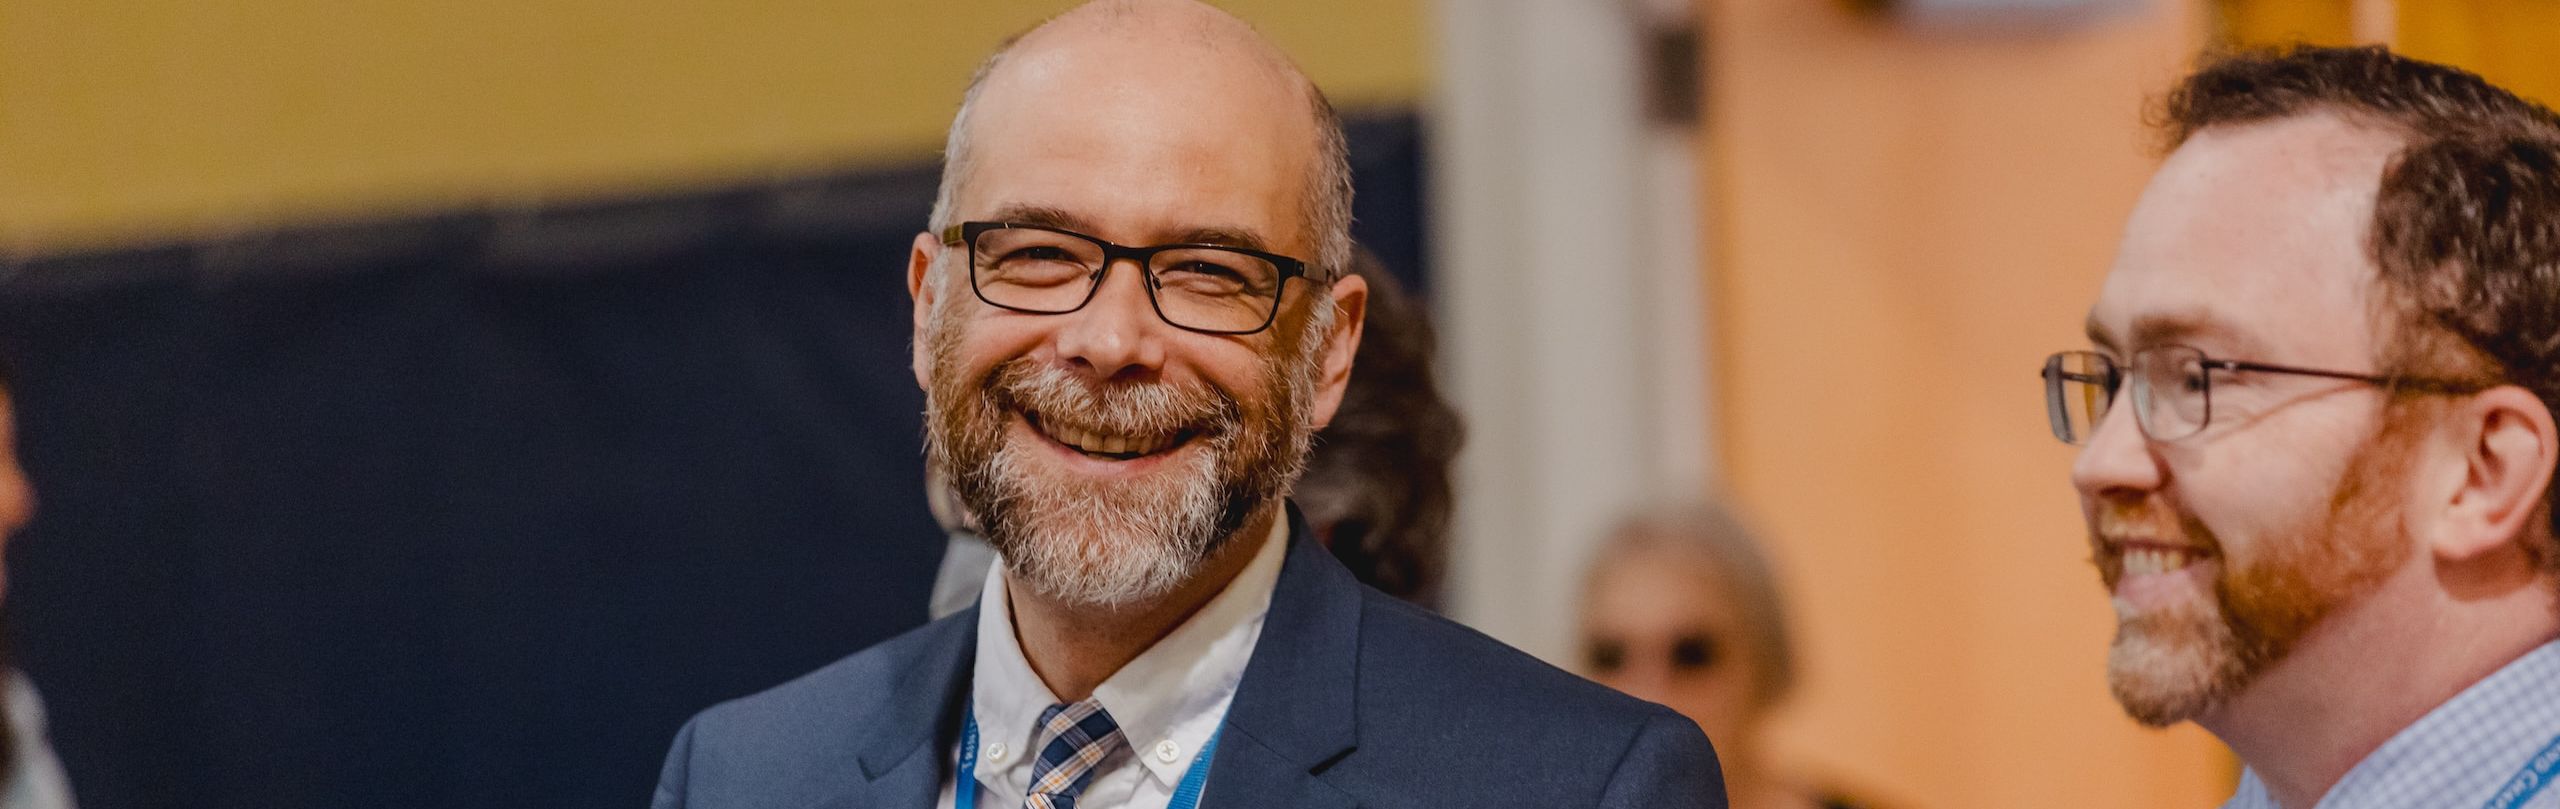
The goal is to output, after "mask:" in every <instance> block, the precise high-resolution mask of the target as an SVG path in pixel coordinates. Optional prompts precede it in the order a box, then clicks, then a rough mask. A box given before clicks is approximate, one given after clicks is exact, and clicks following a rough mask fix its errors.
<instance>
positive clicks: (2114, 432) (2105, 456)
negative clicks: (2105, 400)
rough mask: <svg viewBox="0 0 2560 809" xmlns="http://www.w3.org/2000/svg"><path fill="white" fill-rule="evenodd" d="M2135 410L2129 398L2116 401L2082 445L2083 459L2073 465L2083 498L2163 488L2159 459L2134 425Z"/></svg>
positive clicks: (2073, 477) (2074, 479) (2074, 483)
mask: <svg viewBox="0 0 2560 809" xmlns="http://www.w3.org/2000/svg"><path fill="white" fill-rule="evenodd" d="M2133 408H2134V404H2133V402H2132V401H2130V400H2129V399H2128V398H2119V399H2117V401H2116V403H2115V405H2114V406H2112V407H2109V408H2107V414H2106V415H2105V416H2102V417H2100V418H2099V419H2098V424H2097V426H2096V427H2095V428H2093V429H2092V430H2091V431H2090V433H2089V440H2088V442H2087V443H2086V444H2083V445H2081V447H2080V457H2079V458H2078V459H2077V460H2074V461H2073V462H2072V464H2071V485H2072V488H2075V489H2078V490H2080V496H2081V497H2083V498H2097V497H2102V496H2106V495H2108V494H2111V493H2116V494H2121V493H2125V492H2147V491H2151V490H2154V489H2158V488H2160V482H2161V478H2162V476H2163V475H2162V471H2161V468H2160V457H2159V455H2158V454H2157V453H2155V452H2153V451H2152V450H2153V448H2152V446H2151V441H2150V439H2148V438H2145V437H2143V435H2142V426H2141V425H2140V424H2137V423H2135V421H2134V414H2133Z"/></svg>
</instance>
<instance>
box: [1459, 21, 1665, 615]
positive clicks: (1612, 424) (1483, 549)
mask: <svg viewBox="0 0 2560 809" xmlns="http://www.w3.org/2000/svg"><path fill="white" fill-rule="evenodd" d="M1637 12H1638V8H1637V4H1635V3H1629V2H1616V3H1612V2H1565V1H1562V0H1440V2H1439V5H1438V8H1437V15H1438V20H1439V23H1440V34H1441V41H1440V45H1441V53H1440V63H1439V67H1440V77H1439V87H1438V91H1437V92H1438V94H1437V97H1436V98H1435V99H1434V108H1433V109H1432V110H1431V112H1432V113H1433V117H1432V125H1433V126H1432V136H1431V138H1430V144H1431V146H1430V148H1431V157H1432V163H1431V176H1432V182H1433V186H1432V189H1431V195H1430V197H1429V198H1430V200H1431V202H1432V205H1433V211H1432V221H1433V223H1434V227H1435V233H1434V234H1433V235H1434V240H1433V242H1432V245H1433V251H1434V253H1435V254H1436V256H1437V258H1436V261H1435V267H1434V271H1435V274H1434V277H1433V285H1434V289H1435V290H1437V292H1436V295H1437V300H1436V303H1437V305H1438V306H1439V308H1440V312H1439V314H1440V316H1441V318H1442V323H1443V324H1444V326H1443V331H1444V334H1445V337H1444V341H1443V345H1442V351H1443V361H1444V362H1445V373H1446V374H1447V375H1448V377H1449V378H1448V382H1449V384H1450V389H1451V391H1452V395H1453V396H1454V397H1455V398H1456V400H1457V405H1458V407H1459V409H1460V410H1461V411H1462V412H1464V413H1465V414H1466V417H1467V419H1468V444H1467V449H1466V452H1465V454H1464V455H1463V456H1461V459H1460V463H1459V470H1458V498H1459V500H1458V515H1457V524H1456V527H1455V531H1456V541H1455V543H1454V550H1453V553H1454V558H1453V569H1452V577H1451V580H1450V586H1451V593H1450V594H1451V608H1452V612H1453V613H1454V614H1455V616H1456V617H1457V618H1458V619H1460V620H1462V621H1465V622H1467V623H1469V624H1471V625H1474V626H1476V627H1477V628H1479V629H1482V630H1484V631H1486V632H1488V633H1490V634H1492V635H1494V636H1495V637H1498V638H1501V639H1503V640H1505V641H1508V642H1510V643H1512V644H1514V645H1517V646H1519V647H1521V648H1523V649H1526V650H1528V651H1530V652H1531V653H1534V654H1537V655H1539V656H1541V657H1545V658H1547V659H1549V660H1554V661H1559V662H1561V661H1563V660H1565V655H1566V653H1568V652H1569V651H1570V649H1569V644H1570V643H1571V640H1572V627H1573V625H1574V623H1573V609H1574V604H1575V597H1576V593H1577V589H1578V588H1579V585H1580V579H1581V573H1582V565H1583V563H1584V561H1585V557H1586V556H1587V555H1588V553H1589V550H1590V548H1591V546H1592V545H1593V544H1594V543H1595V542H1596V541H1597V540H1598V539H1599V538H1600V535H1601V534H1602V532H1604V531H1606V530H1607V528H1608V527H1609V525H1610V524H1611V523H1613V522H1614V521H1615V520H1616V519H1617V518H1618V517H1619V516H1620V515H1622V514H1623V513H1625V512H1626V511H1627V510H1628V509H1630V508H1632V507H1634V506H1635V505H1637V504H1640V503H1642V502H1645V501H1647V500H1650V499H1654V498H1657V497H1662V496H1667V495H1675V494H1688V493H1692V492H1696V491H1699V490H1700V489H1701V488H1702V487H1703V485H1704V481H1705V480H1706V479H1707V478H1708V477H1709V476H1710V466H1711V465H1710V463H1709V461H1708V459H1707V458H1706V457H1704V455H1705V453H1704V449H1705V447H1706V416H1705V409H1704V405H1703V402H1704V401H1705V390H1704V387H1705V379H1706V374H1705V366H1704V359H1703V353H1704V349H1703V346H1702V343H1701V340H1700V335H1701V333H1702V330H1701V328H1700V326H1699V322H1698V321H1699V320H1700V315H1701V312H1702V311H1703V309H1704V303H1703V299H1702V298H1701V297H1700V295H1699V286H1700V285H1699V275H1700V264H1699V251H1698V249H1697V239H1696V235H1695V234H1696V225H1697V223H1698V222H1699V218H1698V213H1697V208H1696V205H1695V203H1694V201H1693V200H1692V197H1693V193H1692V190H1693V189H1694V188H1695V179H1696V175H1695V169H1694V162H1693V161H1694V159H1693V157H1692V150H1691V145H1690V144H1689V142H1688V138H1687V136H1686V135H1683V134H1680V133H1676V132H1670V133H1666V132H1663V131H1659V129H1658V128H1657V127H1653V126H1651V125H1649V124H1647V122H1646V121H1645V111H1644V107H1643V94H1642V91H1643V87H1644V78H1645V77H1644V75H1643V72H1642V71H1643V67H1644V66H1643V63H1642V59H1641V57H1642V47H1641V46H1642V44H1643V39H1642V32H1643V29H1642V28H1641V25H1640V23H1639V21H1638V19H1637Z"/></svg>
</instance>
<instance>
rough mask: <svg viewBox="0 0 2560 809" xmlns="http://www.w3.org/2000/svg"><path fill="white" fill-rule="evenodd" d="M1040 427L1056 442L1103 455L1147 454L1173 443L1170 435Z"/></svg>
mask: <svg viewBox="0 0 2560 809" xmlns="http://www.w3.org/2000/svg"><path fill="white" fill-rule="evenodd" d="M1041 429H1042V430H1043V431H1044V432H1047V433H1048V434H1049V437H1050V438H1054V439H1057V440H1058V443H1061V444H1065V445H1067V446H1070V447H1074V448H1076V449H1079V450H1083V451H1085V452H1091V453H1097V454H1103V455H1129V454H1137V455H1148V454H1153V453H1154V452H1156V451H1157V450H1161V449H1164V448H1165V446H1166V445H1168V444H1171V443H1173V437H1172V436H1159V437H1156V438H1149V439H1140V438H1132V437H1129V436H1124V435H1102V434H1099V433H1090V432H1086V431H1083V430H1079V429H1076V428H1073V427H1069V426H1066V425H1063V424H1043V425H1041Z"/></svg>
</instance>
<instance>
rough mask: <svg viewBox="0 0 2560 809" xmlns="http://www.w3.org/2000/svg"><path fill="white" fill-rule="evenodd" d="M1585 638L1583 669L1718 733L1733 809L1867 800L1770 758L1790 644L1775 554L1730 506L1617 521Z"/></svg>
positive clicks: (1592, 577)
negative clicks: (1808, 779)
mask: <svg viewBox="0 0 2560 809" xmlns="http://www.w3.org/2000/svg"><path fill="white" fill-rule="evenodd" d="M1581 633H1582V643H1581V653H1582V668H1583V673H1584V674H1586V675H1588V676H1590V677H1591V678H1592V679H1593V680H1596V681H1598V682H1599V683H1600V684H1602V685H1606V686H1609V687H1611V688H1615V689H1618V690H1619V691H1623V692H1626V693H1627V694H1629V695H1631V696H1634V697H1636V698H1638V699H1643V700H1648V701H1652V702H1657V703H1661V704H1662V705H1664V706H1667V707H1669V708H1671V709H1672V710H1675V711H1679V712H1680V713H1681V714H1682V715H1685V716H1687V717H1689V718H1690V719H1692V720H1695V721H1697V723H1698V726H1699V727H1700V728H1704V729H1705V730H1706V731H1707V737H1708V738H1711V739H1715V740H1716V753H1717V755H1718V757H1719V758H1720V760H1721V761H1722V762H1723V764H1724V777H1725V785H1726V788H1727V793H1728V795H1729V796H1730V798H1731V801H1732V806H1733V807H1734V809H1853V808H1854V807H1858V806H1861V805H1863V804H1859V803H1854V802H1851V801H1849V800H1848V799H1845V798H1841V797H1838V796H1837V795H1835V794H1833V793H1831V792H1830V791H1827V790H1824V789H1820V788H1816V787H1815V786H1812V785H1808V784H1805V783H1802V782H1800V781H1798V780H1795V779H1793V778H1790V777H1789V776H1787V775H1786V774H1783V773H1779V772H1775V771H1773V770H1772V768H1771V767H1770V766H1769V764H1768V762H1767V761H1766V760H1765V758H1764V755H1763V747H1762V741H1763V740H1762V738H1761V737H1762V735H1763V726H1764V725H1765V724H1766V721H1767V720H1768V719H1769V717H1770V715H1771V714H1772V712H1773V711H1774V710H1775V709H1776V708H1777V707H1778V706H1779V704H1780V703H1782V702H1783V701H1784V700H1785V699H1786V697H1787V694H1788V692H1789V691H1790V690H1791V689H1793V687H1794V685H1795V677H1796V665H1795V647H1794V643H1793V641H1792V640H1791V639H1790V638H1791V637H1792V636H1791V635H1790V633H1789V631H1788V624H1787V608H1786V598H1785V597H1784V596H1783V595H1782V594H1781V593H1780V591H1779V589H1778V579H1777V576H1776V573H1775V571H1774V570H1772V568H1771V566H1770V564H1769V558H1768V555H1767V554H1766V553H1765V552H1764V551H1763V550H1762V549H1761V547H1760V543H1759V542H1758V541H1757V540H1756V539H1754V538H1753V536H1752V534H1751V531H1750V529H1748V528H1746V527H1744V526H1743V524H1742V522H1741V521H1740V520H1738V519H1736V518H1735V517H1734V516H1733V514H1732V513H1731V512H1729V511H1727V510H1726V509H1725V508H1724V507H1722V506H1720V505H1716V504H1714V503H1705V502H1700V503H1675V504H1666V505H1660V506H1655V507H1652V508H1649V509H1646V510H1644V511H1641V512H1639V513H1637V514H1635V515H1634V516H1632V517H1630V518H1628V519H1627V520H1626V521H1624V522H1622V523H1620V524H1619V525H1618V527H1617V528H1616V530H1614V531H1612V532H1611V533H1610V535H1609V538H1608V539H1607V540H1606V541H1605V542H1603V543H1602V544H1601V546H1600V550H1599V552H1598V553H1597V554H1596V555H1595V556H1594V557H1593V558H1592V562H1591V568H1590V570H1589V572H1588V573H1587V574H1586V575H1585V577H1584V579H1583V590H1582V626H1581Z"/></svg>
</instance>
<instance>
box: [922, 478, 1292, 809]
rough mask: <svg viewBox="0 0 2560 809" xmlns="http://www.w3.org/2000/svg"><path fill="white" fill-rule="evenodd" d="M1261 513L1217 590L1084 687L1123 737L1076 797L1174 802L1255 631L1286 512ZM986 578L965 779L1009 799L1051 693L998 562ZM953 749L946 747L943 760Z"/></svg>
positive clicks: (945, 789) (1230, 698)
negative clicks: (972, 756)
mask: <svg viewBox="0 0 2560 809" xmlns="http://www.w3.org/2000/svg"><path fill="white" fill-rule="evenodd" d="M1271 522H1272V525H1271V534H1270V536H1269V538H1268V539H1266V540H1265V541H1264V542H1263V543H1262V548H1261V550H1259V551H1256V552H1255V553H1254V556H1253V560H1252V561H1250V562H1247V563H1246V564H1245V568H1244V570H1243V571H1242V572H1240V573H1237V574H1236V577H1235V580H1233V581H1230V582H1228V583H1227V586H1226V589H1224V590H1220V591H1219V592H1218V594H1217V595H1216V596H1214V597H1212V598H1210V599H1209V603H1207V604H1205V605H1202V606H1201V607H1200V610H1199V611H1198V612H1195V613H1192V615H1191V618H1190V619H1189V620H1186V621H1183V622H1182V625H1181V626H1177V627H1174V630H1173V632H1172V634H1168V635H1166V636H1165V638H1164V640H1161V641H1157V642H1156V645H1154V646H1151V647H1148V648H1147V650H1146V651H1145V652H1141V653H1139V655H1138V657H1137V658H1136V659H1134V660H1131V661H1129V664H1128V665H1126V666H1122V667H1120V670H1119V671H1117V672H1113V673H1112V675H1111V677H1110V679H1107V680H1104V681H1103V682H1102V685H1100V686H1097V687H1095V688H1094V690H1093V698H1094V699H1095V700H1098V701H1100V702H1101V703H1102V709H1103V710H1104V711H1107V712H1109V713H1110V714H1111V718H1112V720H1113V721H1114V722H1117V723H1118V724H1119V726H1120V729H1121V732H1122V733H1123V734H1124V735H1125V737H1126V738H1127V739H1128V744H1127V745H1126V746H1124V747H1122V748H1121V749H1120V750H1118V751H1115V752H1113V753H1112V754H1111V755H1110V756H1109V757H1106V758H1104V759H1103V760H1102V762H1101V763H1100V764H1098V765H1096V766H1095V768H1094V775H1093V781H1092V782H1091V783H1090V784H1089V785H1087V786H1086V788H1085V791H1084V794H1083V795H1082V796H1080V797H1078V798H1077V800H1076V806H1078V807H1088V808H1089V809H1105V808H1106V807H1131V809H1161V807H1164V806H1166V805H1167V804H1170V803H1171V802H1172V801H1173V790H1174V788H1175V787H1176V786H1177V785H1179V784H1181V783H1182V776H1183V774H1184V773H1185V772H1187V771H1188V770H1189V769H1190V768H1191V763H1192V761H1193V760H1194V759H1196V758H1198V756H1199V753H1200V748H1201V746H1202V745H1204V744H1207V743H1208V741H1209V739H1210V737H1211V736H1213V735H1215V734H1216V733H1217V730H1218V726H1219V724H1220V722H1221V721H1222V720H1224V719H1225V718H1226V715H1227V705H1228V704H1229V703H1232V702H1234V700H1235V694H1236V684H1237V683H1238V682H1239V681H1241V680H1243V679H1244V667H1245V662H1246V661H1248V660H1250V659H1252V657H1253V645H1254V641H1255V640H1256V639H1258V638H1260V637H1261V635H1262V619H1263V615H1264V614H1265V613H1267V612H1269V611H1270V608H1271V591H1272V588H1273V586H1274V585H1276V584H1277V583H1278V582H1279V580H1280V561H1281V558H1282V557H1283V556H1284V555H1286V552H1287V550H1288V545H1289V521H1288V519H1287V518H1286V517H1280V516H1275V518H1274V519H1273V520H1272V521H1271ZM986 582H987V583H986V590H985V592H984V593H982V594H981V595H980V596H979V600H978V656H977V662H976V663H975V668H974V669H973V670H972V674H971V678H970V687H969V688H970V690H969V694H970V704H971V706H972V710H973V711H974V712H975V716H976V718H977V721H978V745H979V749H978V763H977V784H976V785H975V788H977V789H978V790H979V791H978V805H979V806H982V807H986V808H987V809H1012V808H1013V807H1019V806H1022V805H1023V800H1024V793H1025V792H1026V791H1028V790H1029V789H1030V787H1031V768H1032V764H1033V762H1035V761H1037V760H1038V759H1039V752H1038V751H1037V750H1034V749H1033V748H1032V745H1033V744H1034V743H1035V742H1036V739H1035V738H1034V735H1035V734H1036V733H1037V732H1038V728H1037V727H1035V726H1036V725H1037V723H1038V722H1039V721H1040V714H1041V713H1042V712H1044V711H1047V710H1048V709H1049V707H1050V706H1052V705H1056V704H1058V702H1059V701H1060V700H1059V699H1058V698H1057V697H1056V696H1055V695H1053V694H1051V693H1049V687H1048V686H1047V685H1046V684H1044V683H1042V682H1041V681H1040V677H1039V675H1037V674H1034V673H1032V671H1031V663H1030V661H1029V660H1027V659H1025V658H1024V657H1023V655H1022V645H1021V643H1020V642H1019V641H1018V640H1017V639H1016V638H1015V636H1014V634H1013V616H1012V610H1011V609H1010V608H1009V607H1008V606H1007V605H1008V603H1009V602H1007V601H1006V599H1005V581H1004V564H1003V562H1002V561H998V562H997V563H995V564H993V565H990V566H989V567H988V569H987V576H986ZM964 743H965V741H964ZM959 753H960V751H959V750H958V749H957V748H954V749H953V750H952V751H951V754H952V760H953V761H955V762H956V761H957V760H958V758H959ZM1132 762H1135V764H1134V766H1133V765H1132ZM955 772H956V770H955ZM1212 786H1215V785H1212ZM953 789H954V784H953V783H952V779H944V781H943V785H942V795H941V797H940V798H939V799H938V800H937V801H936V803H935V805H936V806H940V807H946V809H947V808H948V807H951V806H952V805H953V800H954V794H955V793H954V791H953Z"/></svg>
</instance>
